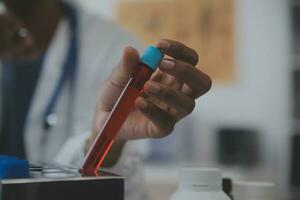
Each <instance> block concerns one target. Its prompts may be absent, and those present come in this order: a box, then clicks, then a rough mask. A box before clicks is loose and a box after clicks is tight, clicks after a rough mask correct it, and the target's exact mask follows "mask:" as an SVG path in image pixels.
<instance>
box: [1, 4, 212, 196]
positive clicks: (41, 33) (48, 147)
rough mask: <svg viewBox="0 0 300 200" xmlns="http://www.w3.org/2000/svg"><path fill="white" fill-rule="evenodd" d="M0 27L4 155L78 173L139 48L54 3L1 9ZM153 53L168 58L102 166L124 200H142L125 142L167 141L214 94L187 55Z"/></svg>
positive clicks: (74, 8)
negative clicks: (118, 182) (121, 186)
mask: <svg viewBox="0 0 300 200" xmlns="http://www.w3.org/2000/svg"><path fill="white" fill-rule="evenodd" d="M0 27H1V29H0V59H1V66H2V67H1V72H0V74H1V78H0V82H1V86H0V87H1V120H0V122H1V129H0V130H1V131H0V154H7V155H12V156H18V157H21V158H27V159H29V160H30V161H33V162H43V163H54V162H55V163H59V164H61V165H72V166H77V167H79V166H80V164H81V163H82V161H83V158H84V154H85V152H86V150H87V149H88V147H89V146H90V145H91V143H92V141H93V140H94V138H95V136H96V135H97V133H98V131H99V129H100V128H101V126H102V124H103V122H104V121H105V119H106V118H107V116H108V114H109V112H110V110H111V109H112V107H113V105H114V103H115V102H116V100H117V98H118V96H119V95H120V93H121V91H122V89H123V88H124V87H125V85H126V82H127V81H128V80H129V78H130V77H131V75H132V74H133V72H134V71H135V68H136V67H137V65H138V63H139V53H138V51H137V49H135V48H133V47H138V49H139V50H140V49H141V48H140V45H139V43H138V42H137V41H136V40H135V39H134V38H133V37H132V36H130V35H129V34H127V33H126V32H124V31H123V30H122V29H121V28H119V27H118V26H116V25H114V24H112V23H108V22H106V21H105V20H103V19H101V18H99V17H96V16H93V15H91V14H89V13H87V12H85V11H84V9H82V8H80V6H78V5H77V4H75V3H64V2H60V1H58V0H23V1H19V0H3V1H2V2H0ZM156 45H157V47H158V48H160V49H161V51H163V52H164V53H165V54H166V55H168V56H169V58H165V59H164V60H163V61H162V63H161V65H160V66H159V70H157V71H156V72H155V73H154V74H153V76H152V77H151V80H149V81H148V82H147V83H146V84H145V87H144V95H142V96H141V97H139V98H138V99H137V100H136V102H135V109H134V110H133V111H132V112H131V113H130V115H129V117H128V119H127V120H126V122H125V124H124V125H123V127H122V129H121V131H120V133H119V136H118V138H117V139H116V141H115V144H114V145H113V147H112V150H111V151H110V153H109V156H108V159H106V160H105V163H104V165H105V167H109V168H110V170H111V171H114V172H117V173H120V174H122V175H124V176H125V178H126V182H125V195H126V199H130V200H135V199H145V197H144V196H143V195H144V192H143V186H142V183H141V181H142V174H141V170H140V165H139V162H140V160H139V156H138V153H137V151H136V149H135V148H134V145H132V144H131V142H130V141H131V140H136V139H140V138H161V137H165V136H167V135H169V134H170V133H171V132H172V131H173V129H174V126H175V124H176V123H177V122H178V121H179V120H181V119H182V118H184V117H186V116H187V115H188V114H190V113H191V112H192V111H193V109H194V106H195V99H197V98H198V97H200V96H202V95H203V94H205V93H206V92H207V91H208V90H209V89H210V87H211V79H210V78H209V76H208V75H206V74H205V73H203V72H201V71H200V70H199V69H197V68H196V67H195V66H196V65H197V63H198V54H197V53H196V52H195V51H194V50H193V49H191V48H189V47H187V46H185V45H184V44H182V43H180V42H177V41H173V40H168V39H162V40H160V41H158V43H157V44H156ZM132 46H133V47H132ZM99 88H100V96H99V97H98V90H99ZM93 113H94V114H93Z"/></svg>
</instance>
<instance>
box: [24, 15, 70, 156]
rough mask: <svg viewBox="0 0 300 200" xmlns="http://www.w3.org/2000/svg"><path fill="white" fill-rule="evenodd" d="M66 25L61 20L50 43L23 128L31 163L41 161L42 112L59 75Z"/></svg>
mask: <svg viewBox="0 0 300 200" xmlns="http://www.w3.org/2000/svg"><path fill="white" fill-rule="evenodd" d="M68 35H69V34H68V28H67V23H66V21H65V20H63V21H62V22H61V23H60V25H59V27H58V30H57V32H56V34H55V36H54V38H53V40H52V42H51V45H50V47H49V49H48V51H47V55H46V56H45V60H44V64H43V67H42V70H41V74H40V77H39V80H38V84H37V87H36V90H35V94H34V96H33V99H32V102H31V108H30V111H29V114H28V117H27V123H26V126H25V137H24V139H25V146H26V153H27V156H28V158H29V159H30V160H31V161H41V160H42V156H43V154H44V152H43V150H44V148H43V145H45V144H44V140H45V137H47V132H46V131H45V130H44V128H43V125H44V112H45V108H46V106H47V105H48V103H49V99H50V98H51V96H52V94H53V91H54V89H55V87H56V84H57V82H58V80H59V76H60V74H61V70H62V65H63V62H64V59H65V55H66V52H67V51H66V48H67V43H68V39H67V38H68Z"/></svg>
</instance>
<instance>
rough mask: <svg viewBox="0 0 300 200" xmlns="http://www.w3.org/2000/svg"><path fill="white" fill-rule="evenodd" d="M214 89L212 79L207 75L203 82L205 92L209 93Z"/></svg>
mask: <svg viewBox="0 0 300 200" xmlns="http://www.w3.org/2000/svg"><path fill="white" fill-rule="evenodd" d="M211 87H212V79H211V78H210V77H209V76H208V75H206V78H205V81H204V82H203V88H204V92H205V93H206V92H208V91H209V90H210V89H211Z"/></svg>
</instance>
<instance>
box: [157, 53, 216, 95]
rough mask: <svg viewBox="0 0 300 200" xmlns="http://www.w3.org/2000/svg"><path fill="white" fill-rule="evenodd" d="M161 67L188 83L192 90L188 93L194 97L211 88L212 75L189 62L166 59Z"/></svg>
mask: <svg viewBox="0 0 300 200" xmlns="http://www.w3.org/2000/svg"><path fill="white" fill-rule="evenodd" d="M160 69H161V70H162V71H163V72H165V73H168V74H170V75H172V76H174V77H175V78H177V79H179V80H180V81H182V82H183V83H185V84H186V85H188V86H189V87H190V88H191V90H190V92H188V93H187V94H189V96H191V97H193V98H196V97H199V96H201V95H203V94H205V93H206V92H207V91H209V90H210V88H211V85H212V81H211V79H210V77H209V76H208V75H207V74H205V73H203V72H202V71H200V70H199V69H198V68H196V67H194V66H193V65H191V64H189V63H187V62H184V61H180V60H171V59H164V60H163V61H162V62H161V64H160Z"/></svg>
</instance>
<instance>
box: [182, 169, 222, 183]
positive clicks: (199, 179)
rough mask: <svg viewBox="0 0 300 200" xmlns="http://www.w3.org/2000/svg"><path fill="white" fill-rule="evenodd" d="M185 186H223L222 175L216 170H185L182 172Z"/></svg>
mask: <svg viewBox="0 0 300 200" xmlns="http://www.w3.org/2000/svg"><path fill="white" fill-rule="evenodd" d="M180 184H181V185H183V186H195V185H196V186H206V187H207V186H221V185H222V173H221V170H220V169H216V168H183V169H182V170H181V172H180Z"/></svg>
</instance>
